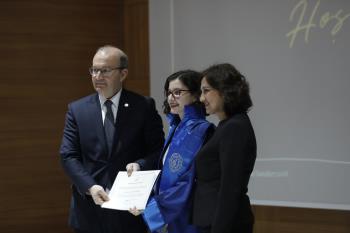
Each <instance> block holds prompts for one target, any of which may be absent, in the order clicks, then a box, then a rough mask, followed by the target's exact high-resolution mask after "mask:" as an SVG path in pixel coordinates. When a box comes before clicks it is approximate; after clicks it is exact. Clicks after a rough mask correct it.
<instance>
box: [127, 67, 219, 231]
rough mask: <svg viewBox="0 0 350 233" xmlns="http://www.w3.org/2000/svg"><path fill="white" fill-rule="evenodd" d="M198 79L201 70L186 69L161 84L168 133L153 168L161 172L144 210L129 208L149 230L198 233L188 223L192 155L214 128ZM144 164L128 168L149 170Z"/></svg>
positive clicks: (130, 169) (141, 162) (192, 180)
mask: <svg viewBox="0 0 350 233" xmlns="http://www.w3.org/2000/svg"><path fill="white" fill-rule="evenodd" d="M200 82H201V74H200V73H198V72H195V71H191V70H185V71H179V72H176V73H175V74H173V75H171V76H169V77H168V78H167V80H166V82H165V85H164V93H165V96H166V100H165V101H164V113H165V114H167V118H168V121H169V133H168V136H167V139H166V141H165V144H164V148H163V153H162V155H161V156H160V159H159V161H158V166H157V167H155V168H158V169H161V170H162V172H161V174H160V178H159V179H158V182H157V183H156V187H155V193H154V195H153V196H151V198H150V199H149V201H148V204H147V206H146V209H145V210H143V211H140V210H137V209H131V210H130V212H131V213H132V214H134V215H138V214H140V213H142V215H143V218H144V220H145V222H146V223H147V225H148V227H149V229H150V231H151V232H168V233H197V229H196V227H195V226H193V225H191V224H190V223H189V222H190V220H189V218H190V214H191V213H190V211H191V194H192V187H193V182H194V175H195V168H194V158H195V155H196V154H197V152H198V151H199V149H200V148H201V147H202V145H203V144H204V143H205V141H206V140H207V139H208V138H209V137H210V136H211V135H212V134H213V131H214V125H213V124H211V123H209V122H208V121H206V120H205V111H204V107H203V105H202V104H201V103H200V101H199V98H200V94H201V91H200ZM146 164H148V165H149V164H150V161H145V160H139V161H137V162H136V163H131V164H128V165H127V170H128V171H129V172H132V171H135V170H145V169H149V168H150V167H147V166H146ZM153 168H154V167H153Z"/></svg>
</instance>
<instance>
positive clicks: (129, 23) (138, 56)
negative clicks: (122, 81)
mask: <svg viewBox="0 0 350 233" xmlns="http://www.w3.org/2000/svg"><path fill="white" fill-rule="evenodd" d="M148 31H149V30H148V0H126V1H124V37H123V40H124V43H123V45H124V49H125V52H126V53H127V54H128V55H129V61H130V66H129V77H128V78H127V79H126V87H130V86H132V87H133V88H132V89H133V90H135V91H137V92H139V93H141V94H143V95H149V93H150V92H149V86H150V85H149V73H150V72H149V34H148Z"/></svg>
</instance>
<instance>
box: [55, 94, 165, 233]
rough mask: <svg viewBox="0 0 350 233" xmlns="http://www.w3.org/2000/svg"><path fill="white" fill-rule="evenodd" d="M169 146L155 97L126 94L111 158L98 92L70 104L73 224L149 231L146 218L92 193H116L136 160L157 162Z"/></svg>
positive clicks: (68, 167)
mask: <svg viewBox="0 0 350 233" xmlns="http://www.w3.org/2000/svg"><path fill="white" fill-rule="evenodd" d="M163 143H164V133H163V126H162V121H161V118H160V116H159V114H158V113H157V111H156V109H155V104H154V100H153V99H151V98H147V97H143V96H140V95H138V94H136V93H133V92H130V91H127V90H125V89H123V90H122V93H121V96H120V101H119V106H118V113H117V119H116V133H115V138H114V144H113V149H112V151H111V153H110V154H108V149H107V143H106V139H105V134H104V129H103V122H102V116H101V105H100V102H99V98H98V94H97V93H95V94H93V95H90V96H87V97H84V98H82V99H79V100H77V101H75V102H72V103H70V104H69V106H68V112H67V114H66V123H65V127H64V132H63V139H62V144H61V148H60V154H61V162H62V165H63V168H64V170H65V172H66V174H67V175H68V176H69V178H70V180H71V181H72V183H73V187H72V188H73V197H72V202H71V209H70V221H69V222H70V225H71V226H72V227H73V228H77V229H81V230H88V231H89V232H98V231H99V230H100V229H101V224H102V223H106V224H102V225H108V226H103V227H108V228H110V230H106V232H114V233H123V232H135V233H139V232H140V231H141V230H142V231H143V230H144V229H145V227H144V224H143V222H142V220H141V218H135V217H134V216H132V215H131V214H129V213H123V212H122V211H114V210H106V209H102V208H100V207H99V206H97V205H95V204H94V203H93V200H92V198H91V197H90V196H88V195H86V192H87V191H88V189H89V188H90V187H91V186H92V185H94V184H98V185H101V186H103V187H104V188H109V189H110V188H111V186H112V184H113V181H114V179H115V177H116V175H117V173H118V171H125V167H126V165H127V164H128V163H130V162H133V161H135V160H138V159H141V158H144V157H147V158H150V159H148V160H147V161H157V160H158V157H159V155H160V151H161V150H162V146H163ZM150 166H151V167H152V166H153V165H150ZM109 217H110V218H111V219H110V221H109V220H107V219H108V218H109Z"/></svg>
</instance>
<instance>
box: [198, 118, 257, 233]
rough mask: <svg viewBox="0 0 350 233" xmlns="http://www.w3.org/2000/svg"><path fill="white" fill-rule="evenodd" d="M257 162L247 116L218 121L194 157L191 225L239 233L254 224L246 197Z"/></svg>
mask: <svg viewBox="0 0 350 233" xmlns="http://www.w3.org/2000/svg"><path fill="white" fill-rule="evenodd" d="M255 159H256V141H255V135H254V131H253V128H252V125H251V123H250V120H249V118H248V116H247V115H246V114H236V115H234V116H232V117H231V118H228V119H226V120H224V121H221V122H220V123H219V125H218V127H217V129H216V131H215V133H214V135H213V137H212V138H211V139H210V140H209V141H208V142H207V143H206V144H205V145H204V146H203V147H202V149H201V150H200V151H199V153H198V154H197V156H196V185H195V191H194V207H193V222H194V224H195V225H198V226H203V227H204V226H210V227H211V233H225V232H227V233H228V232H230V233H231V232H238V231H237V229H241V228H242V225H253V222H254V217H253V213H252V211H251V207H250V201H249V198H248V196H247V194H246V193H247V191H248V182H249V178H250V174H251V173H252V170H253V167H254V163H255Z"/></svg>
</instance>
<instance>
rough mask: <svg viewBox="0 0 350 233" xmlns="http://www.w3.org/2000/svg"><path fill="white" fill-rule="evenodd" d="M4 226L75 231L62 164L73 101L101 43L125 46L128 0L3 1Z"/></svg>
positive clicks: (0, 166) (0, 206)
mask: <svg viewBox="0 0 350 233" xmlns="http://www.w3.org/2000/svg"><path fill="white" fill-rule="evenodd" d="M0 9H1V14H0V28H1V29H0V51H1V55H2V59H1V63H0V90H1V91H0V106H1V115H0V129H1V130H0V152H1V154H0V177H1V179H0V197H1V198H0V232H2V233H7V232H27V233H31V232H51V233H55V232H60V233H65V232H71V231H70V230H69V228H68V226H67V217H68V207H69V197H70V188H69V181H68V179H67V178H66V176H65V174H64V173H63V170H62V168H61V166H60V163H59V155H58V150H59V145H60V142H61V137H62V129H63V124H64V115H65V112H66V109H67V104H68V102H70V101H72V100H74V99H77V98H80V97H82V96H84V95H86V94H89V93H91V92H93V89H92V86H91V81H90V76H89V74H88V68H89V67H90V65H91V59H92V56H93V54H94V52H95V50H96V48H97V47H98V46H101V45H104V44H114V45H117V46H122V42H123V38H122V35H123V34H122V31H123V14H122V12H123V2H122V1H121V0H119V1H118V0H117V1H116V0H51V1H44V0H31V1H25V0H2V1H0Z"/></svg>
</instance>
